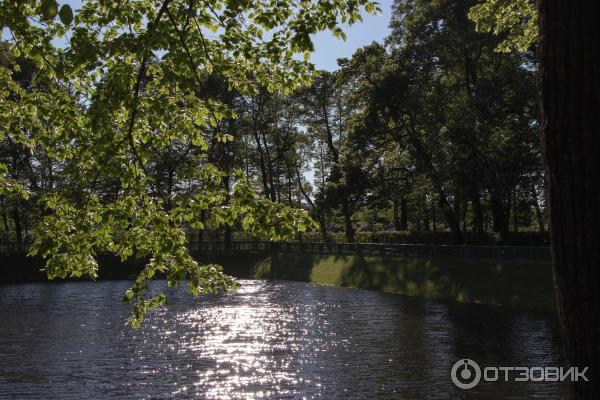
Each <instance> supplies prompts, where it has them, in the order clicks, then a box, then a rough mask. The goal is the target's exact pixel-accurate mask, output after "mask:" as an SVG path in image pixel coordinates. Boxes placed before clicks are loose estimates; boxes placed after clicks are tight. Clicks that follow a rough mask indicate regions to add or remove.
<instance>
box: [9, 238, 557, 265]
mask: <svg viewBox="0 0 600 400" xmlns="http://www.w3.org/2000/svg"><path fill="white" fill-rule="evenodd" d="M30 246H31V244H30V243H23V244H21V245H19V244H17V243H15V242H0V254H19V253H22V254H25V253H26V252H27V250H28V248H29V247H30ZM188 247H189V249H190V251H191V252H192V253H194V254H219V253H310V254H360V255H377V256H448V257H463V258H479V259H517V260H526V261H542V262H550V260H551V256H550V248H549V247H531V246H472V245H434V244H410V243H326V242H271V241H256V240H234V241H230V242H225V241H203V242H192V243H189V245H188Z"/></svg>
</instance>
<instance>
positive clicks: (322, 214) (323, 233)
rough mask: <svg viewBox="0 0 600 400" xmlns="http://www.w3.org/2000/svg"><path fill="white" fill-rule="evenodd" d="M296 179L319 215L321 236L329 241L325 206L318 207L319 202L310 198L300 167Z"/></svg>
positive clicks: (299, 187) (308, 201)
mask: <svg viewBox="0 0 600 400" xmlns="http://www.w3.org/2000/svg"><path fill="white" fill-rule="evenodd" d="M296 181H297V182H298V189H300V193H302V195H303V196H304V199H305V200H306V202H307V203H308V204H310V206H311V207H312V208H313V210H315V214H316V215H317V219H318V220H319V228H320V230H321V236H322V238H323V241H324V242H329V234H328V233H327V221H326V219H325V210H324V209H323V207H318V206H317V204H316V203H315V202H314V201H313V200H312V199H311V198H310V196H309V195H308V193H306V190H304V186H303V185H302V177H301V174H300V169H299V168H298V169H296Z"/></svg>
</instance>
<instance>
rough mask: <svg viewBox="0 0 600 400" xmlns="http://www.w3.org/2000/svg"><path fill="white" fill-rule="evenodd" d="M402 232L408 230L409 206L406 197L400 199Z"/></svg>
mask: <svg viewBox="0 0 600 400" xmlns="http://www.w3.org/2000/svg"><path fill="white" fill-rule="evenodd" d="M400 230H401V231H407V230H408V204H407V202H406V197H404V196H401V197H400Z"/></svg>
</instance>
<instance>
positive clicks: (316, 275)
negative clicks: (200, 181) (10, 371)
mask: <svg viewBox="0 0 600 400" xmlns="http://www.w3.org/2000/svg"><path fill="white" fill-rule="evenodd" d="M199 259H200V261H202V262H205V263H209V262H210V263H218V264H220V265H222V266H223V268H224V271H225V272H226V273H228V274H230V275H233V276H235V277H238V278H255V279H280V280H291V281H300V282H309V283H316V284H323V285H332V286H342V287H354V288H360V289H369V290H378V291H381V292H386V293H397V294H404V295H408V296H418V297H423V298H428V299H435V300H447V301H455V302H460V303H478V304H489V305H496V306H502V307H506V308H512V309H523V310H533V311H542V312H555V310H556V305H555V300H554V286H553V281H552V269H551V265H550V263H547V262H531V261H524V260H515V259H513V260H501V259H494V260H491V259H471V258H464V257H450V256H441V255H433V256H420V257H400V256H373V255H368V256H362V255H356V254H337V255H328V254H306V253H304V254H302V253H282V252H274V253H251V254H212V255H208V256H204V257H199ZM143 264H144V261H143V260H128V261H126V262H121V261H120V259H119V258H118V257H114V256H107V255H106V256H100V257H99V265H100V269H99V280H115V279H132V278H133V277H135V276H136V275H137V273H138V272H139V271H140V270H141V268H142V267H143ZM0 265H1V267H0V283H25V282H41V281H46V280H47V278H46V275H45V273H44V272H43V271H42V268H43V260H42V259H41V258H39V257H25V256H24V255H19V254H8V255H0Z"/></svg>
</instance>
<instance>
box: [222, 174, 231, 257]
mask: <svg viewBox="0 0 600 400" xmlns="http://www.w3.org/2000/svg"><path fill="white" fill-rule="evenodd" d="M229 185H230V182H229V177H228V176H225V177H223V188H224V189H225V190H226V192H227V195H226V199H225V204H227V205H229V200H230V197H229V196H230V195H229V192H230V186H229ZM231 236H232V235H231V226H230V225H225V231H224V232H223V241H224V242H225V250H226V251H229V250H230V249H231Z"/></svg>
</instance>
